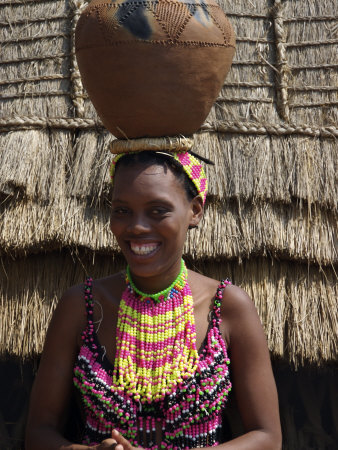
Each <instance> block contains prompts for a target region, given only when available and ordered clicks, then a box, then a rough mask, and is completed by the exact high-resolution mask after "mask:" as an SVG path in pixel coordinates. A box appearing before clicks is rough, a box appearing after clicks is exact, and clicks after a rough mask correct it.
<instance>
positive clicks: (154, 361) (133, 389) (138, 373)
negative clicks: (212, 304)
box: [113, 261, 198, 403]
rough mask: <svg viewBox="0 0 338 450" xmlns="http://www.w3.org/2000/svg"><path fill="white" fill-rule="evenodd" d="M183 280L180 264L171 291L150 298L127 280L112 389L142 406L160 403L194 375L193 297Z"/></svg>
mask: <svg viewBox="0 0 338 450" xmlns="http://www.w3.org/2000/svg"><path fill="white" fill-rule="evenodd" d="M127 273H129V271H127ZM187 277H188V271H187V268H186V266H185V264H184V262H183V261H182V266H181V272H180V274H179V276H178V277H177V279H176V280H175V282H174V283H173V284H172V285H171V286H170V289H169V290H168V289H166V290H165V291H162V292H161V293H160V294H155V295H154V296H151V295H148V294H144V293H142V292H140V291H138V290H137V289H136V288H135V287H134V286H133V284H132V281H131V278H130V275H129V276H128V275H127V288H126V290H125V291H124V292H123V294H122V299H121V302H120V308H119V313H118V322H117V334H116V360H115V370H114V373H113V384H114V385H115V386H118V387H120V389H122V390H123V391H125V392H126V393H128V395H131V396H132V397H133V398H134V399H135V400H137V401H141V403H146V402H147V403H151V402H153V401H159V400H162V399H163V398H164V397H165V396H166V395H168V394H169V393H170V392H172V391H173V390H174V389H175V388H176V386H177V385H178V384H179V383H182V382H183V381H184V380H186V379H188V378H190V377H191V376H192V375H193V374H194V373H195V371H196V368H197V363H198V353H197V349H196V330H195V320H194V313H193V298H192V294H191V290H190V287H189V285H188V283H187ZM153 297H155V298H153Z"/></svg>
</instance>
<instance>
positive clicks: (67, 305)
mask: <svg viewBox="0 0 338 450" xmlns="http://www.w3.org/2000/svg"><path fill="white" fill-rule="evenodd" d="M85 326H86V311H85V306H84V300H83V292H82V288H81V287H75V288H72V289H70V290H69V291H68V292H67V293H66V294H65V295H64V296H63V297H62V298H61V300H60V301H59V303H58V305H57V307H56V310H55V312H54V315H53V318H52V320H51V323H50V325H49V328H48V332H47V336H46V341H45V346H44V351H43V354H42V357H41V362H40V366H39V370H38V373H37V375H36V379H35V382H34V385H33V388H32V393H31V399H30V408H29V416H28V422H27V428H26V442H25V444H26V450H46V449H48V450H61V449H62V450H66V449H67V450H80V449H82V450H83V449H88V448H91V449H92V448H93V447H88V446H86V445H80V444H74V443H71V442H70V441H68V440H67V439H65V438H64V437H63V436H62V433H63V428H64V425H65V420H66V417H67V411H68V407H69V399H70V397H71V390H72V384H73V367H74V363H75V359H76V356H77V353H78V350H79V349H78V342H79V337H80V334H81V331H82V330H83V329H84V328H85ZM114 442H115V441H114V440H112V439H109V440H106V442H104V443H101V445H100V446H97V447H94V448H97V449H99V448H100V449H101V448H113V447H112V444H113V443H114Z"/></svg>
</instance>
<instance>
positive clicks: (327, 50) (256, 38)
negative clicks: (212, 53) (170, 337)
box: [0, 0, 338, 364]
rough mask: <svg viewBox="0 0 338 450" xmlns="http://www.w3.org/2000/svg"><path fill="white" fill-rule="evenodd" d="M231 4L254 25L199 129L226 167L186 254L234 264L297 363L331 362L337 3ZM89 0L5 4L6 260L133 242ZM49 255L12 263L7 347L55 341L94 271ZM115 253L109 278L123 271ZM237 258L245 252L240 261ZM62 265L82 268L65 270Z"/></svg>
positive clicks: (278, 351)
mask: <svg viewBox="0 0 338 450" xmlns="http://www.w3.org/2000/svg"><path fill="white" fill-rule="evenodd" d="M219 1H220V3H221V5H222V6H223V7H224V9H225V11H227V12H228V13H229V17H230V19H231V21H232V23H233V26H234V28H235V31H236V34H237V36H238V41H237V53H236V56H235V61H234V64H233V67H232V70H231V71H230V74H229V76H228V78H227V80H226V82H225V84H224V86H223V89H222V92H221V93H220V95H219V98H218V99H217V101H216V104H215V106H214V108H213V109H212V111H211V113H210V115H209V117H208V118H207V121H206V124H205V125H204V126H203V127H202V129H201V131H200V133H198V134H197V135H196V145H195V150H196V151H197V152H198V153H201V154H202V155H205V156H207V157H209V158H211V159H213V160H215V162H216V166H215V168H213V167H208V168H207V170H208V175H209V180H210V195H209V200H208V208H207V212H206V217H205V219H204V226H203V229H199V230H195V231H193V232H192V233H191V234H190V237H189V239H188V242H187V246H186V253H187V254H188V255H189V257H190V258H191V259H194V260H195V261H197V262H198V264H202V263H201V261H202V260H203V261H204V258H209V260H208V262H205V261H204V262H203V264H204V265H203V268H204V269H205V270H207V271H209V273H210V274H212V275H213V276H215V277H218V276H220V273H219V270H220V269H222V271H223V272H227V271H228V269H229V271H231V270H232V271H233V272H234V273H233V275H234V278H235V280H236V281H237V282H238V283H239V284H243V286H244V287H245V288H246V289H248V291H249V293H250V294H253V296H254V298H255V301H256V303H257V305H258V307H259V310H260V312H261V315H262V319H263V322H264V323H265V326H266V330H267V335H268V338H269V342H270V346H271V348H272V350H273V352H274V354H275V355H280V356H283V357H285V358H286V359H287V360H289V361H293V362H294V363H297V364H298V363H299V362H300V363H303V362H304V361H317V362H318V363H321V362H323V361H329V360H332V359H334V358H335V357H336V347H335V345H336V344H335V343H334V340H333V337H336V336H337V310H336V305H335V296H336V285H335V284H334V279H335V278H334V267H337V223H338V220H337V219H338V217H337V215H338V214H337V213H338V207H337V199H338V183H337V173H338V167H337V166H338V150H337V144H336V141H335V140H334V137H337V136H338V129H337V126H336V123H337V90H338V89H337V86H338V83H337V81H338V80H337V68H338V65H337V64H336V62H335V47H336V43H337V42H336V41H337V25H336V24H337V8H336V2H335V1H334V0H329V1H326V2H317V1H315V0H285V1H280V0H267V1H256V2H251V1H249V2H248V1H246V0H238V1H236V2H230V0H219ZM85 3H86V2H84V1H83V0H75V1H73V0H67V1H66V2H65V1H64V0H41V1H40V0H35V1H31V0H10V1H9V0H3V1H2V2H1V4H0V42H1V54H0V65H1V77H0V96H1V98H0V100H1V110H0V200H1V205H0V254H1V255H3V258H5V259H4V261H5V260H6V258H7V257H8V255H23V254H28V255H30V254H31V253H32V252H40V253H41V254H42V253H43V252H45V251H47V250H49V251H51V250H53V249H54V250H55V249H61V248H65V247H70V248H72V249H73V251H76V250H75V249H76V248H78V247H84V248H86V249H87V251H91V252H93V254H95V252H98V251H99V252H101V253H110V254H111V255H116V254H117V252H118V249H117V247H116V243H115V242H114V241H113V240H112V238H111V235H110V232H109V227H108V221H109V185H108V164H109V158H110V156H109V152H108V151H107V147H108V144H109V141H110V140H111V139H112V138H111V136H109V134H108V133H107V132H105V131H104V130H103V129H102V127H101V126H100V124H99V121H98V118H97V116H96V113H95V111H94V109H93V106H92V104H91V102H90V101H89V99H88V97H87V96H86V93H85V92H84V91H83V88H82V85H81V82H80V80H79V73H78V71H77V65H76V61H75V59H74V53H73V46H72V44H73V31H74V26H75V23H76V20H77V17H78V13H79V11H80V8H81V7H82V6H83V5H84V4H85ZM216 131H217V133H216ZM34 258H35V257H34V256H29V257H28V259H27V261H23V260H22V261H21V262H20V261H19V262H18V261H13V262H12V263H11V264H10V260H6V263H4V264H5V266H6V271H7V272H8V274H9V277H10V279H12V280H15V282H16V283H17V280H20V283H17V288H16V289H17V290H16V291H15V292H16V293H14V291H13V293H12V294H10V293H9V292H10V291H9V290H8V289H10V288H9V287H6V284H1V286H2V287H1V288H0V289H2V294H1V296H2V300H1V301H2V307H1V308H2V316H1V317H2V318H3V324H2V325H1V326H0V330H1V333H2V337H3V339H4V340H1V341H0V342H2V343H3V344H2V345H3V347H2V351H5V350H9V351H10V352H11V353H14V354H21V355H28V354H32V353H35V352H39V351H40V350H41V345H42V341H43V336H44V330H45V327H46V325H47V323H48V320H49V317H50V313H51V309H52V305H53V302H55V300H56V298H57V296H58V295H59V291H58V293H51V291H50V289H51V286H54V285H56V286H60V287H61V286H62V289H65V288H66V286H67V285H68V284H72V283H74V282H76V281H79V280H80V279H82V278H83V272H82V268H81V265H79V267H77V268H76V265H74V264H73V265H72V262H71V260H70V259H69V257H65V256H62V255H61V256H59V257H58V256H57V255H55V253H52V254H51V255H50V256H40V258H41V261H45V262H46V263H47V261H48V266H47V267H48V273H47V272H46V273H45V272H44V271H43V270H45V269H43V270H42V269H41V264H40V263H39V264H40V265H39V264H38V262H34V263H33V262H32V261H33V259H34ZM60 258H61V260H60ZM62 258H65V260H64V261H63V260H62ZM67 258H68V259H67ZM100 258H101V259H100V267H95V270H96V269H98V270H97V272H95V271H94V272H95V273H94V275H96V274H98V275H103V274H105V273H108V272H109V271H111V270H114V269H115V265H114V264H113V265H112V266H111V267H110V265H109V264H108V263H106V262H105V263H103V261H108V260H106V259H105V258H104V257H103V256H101V257H100ZM245 258H250V259H249V261H248V262H246V260H245ZM53 259H54V262H53ZM218 259H221V260H222V261H223V263H222V264H221V265H219V263H218V262H217V261H218ZM226 259H233V260H235V261H237V262H236V263H234V266H233V267H235V269H231V268H230V266H227V265H226V264H227V263H225V262H224V261H225V260H226ZM242 259H244V262H243V264H242V265H238V261H241V260H242ZM34 261H35V260H34ZM62 261H63V262H62ZM305 262H306V264H305ZM58 264H61V266H58ZM63 264H64V265H63ZM105 264H107V265H105ZM108 266H109V270H108ZM323 266H325V270H324V272H320V270H319V267H323ZM29 267H32V270H33V267H35V268H36V270H38V271H40V272H41V270H42V273H44V276H43V277H42V278H41V276H40V278H37V275H34V274H33V273H32V272H30V271H29V270H30V269H29ZM60 267H67V268H68V269H69V271H68V272H69V274H68V273H67V275H65V274H64V273H63V277H62V276H61V274H60ZM199 267H202V266H201V265H199ZM225 269H227V270H225ZM34 270H35V269H34ZM25 273H26V275H23V274H25ZM57 274H59V275H57ZM223 274H224V273H223ZM80 275H81V276H80ZM244 275H245V277H247V278H244ZM29 276H31V277H32V282H29ZM11 277H14V278H11ZM23 277H24V278H23ZM241 277H242V278H243V280H244V281H243V280H242V278H241ZM61 278H62V280H63V281H62V282H59V280H60V279H61ZM38 279H39V280H40V281H39V282H37V280H38ZM54 279H56V280H58V282H57V283H55V282H54ZM34 280H35V281H34ZM46 280H48V283H49V284H47V281H46ZM238 280H239V281H240V282H239V281H238ZM241 280H242V281H243V282H242V281H241ZM245 280H247V281H245ZM4 282H5V279H4ZM6 283H7V281H6ZM8 283H9V285H11V283H12V281H9V282H8ZM27 283H28V284H27ZM32 283H33V284H32ZM34 283H35V284H34ZM41 283H42V285H44V286H46V288H45V291H43V290H41V289H40V288H39V285H40V284H41ZM9 285H8V286H9ZM28 285H29V286H30V287H29V288H28V287H27V286H28ZM11 289H12V288H11ZM267 299H271V300H267ZM25 321H26V322H25ZM330 333H331V339H330ZM318 339H319V344H318V345H317V346H316V343H317V342H318Z"/></svg>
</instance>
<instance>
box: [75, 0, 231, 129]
mask: <svg viewBox="0 0 338 450" xmlns="http://www.w3.org/2000/svg"><path fill="white" fill-rule="evenodd" d="M234 51H235V36H234V32H233V30H232V28H231V25H230V23H229V21H228V19H227V18H226V16H225V15H224V13H223V11H222V9H221V8H220V7H219V6H218V5H217V4H216V3H215V2H214V1H213V0H206V1H205V2H199V1H198V0H197V1H194V0H153V1H151V0H142V1H138V0H124V1H123V0H116V1H114V0H113V1H111V0H93V1H91V2H90V4H89V5H88V7H87V8H86V9H85V10H84V12H83V13H82V15H81V17H80V19H79V21H78V25H77V28H76V56H77V60H78V64H79V68H80V72H81V76H82V80H83V84H84V86H85V88H86V90H87V92H88V94H89V97H90V99H91V101H92V102H93V104H94V106H95V108H96V110H97V113H98V115H99V116H100V118H101V120H102V122H103V124H104V125H105V126H106V128H107V129H108V130H109V131H110V132H111V133H112V134H114V135H115V136H116V137H120V138H137V137H146V136H151V137H155V136H173V135H177V134H184V135H190V134H192V133H194V132H196V131H197V130H198V129H199V128H200V126H201V125H202V123H203V121H204V120H205V118H206V117H207V115H208V113H209V111H210V109H211V107H212V104H213V102H214V101H215V99H216V97H217V95H218V93H219V91H220V89H221V87H222V84H223V82H224V79H225V77H226V74H227V73H228V71H229V68H230V65H231V62H232V58H233V55H234Z"/></svg>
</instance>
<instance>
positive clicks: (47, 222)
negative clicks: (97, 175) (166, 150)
mask: <svg viewBox="0 0 338 450" xmlns="http://www.w3.org/2000/svg"><path fill="white" fill-rule="evenodd" d="M0 219H1V220H0V236H1V238H0V249H1V253H2V254H4V253H13V254H22V253H23V252H25V253H29V252H33V251H34V252H36V251H43V250H44V249H49V250H51V249H56V248H62V247H64V246H81V247H86V248H88V249H91V250H94V251H100V252H104V253H107V252H108V253H115V252H117V251H118V247H117V244H116V242H115V240H114V239H113V236H112V235H111V232H110V226H109V220H110V211H109V207H108V206H107V205H106V206H105V207H104V206H103V205H98V206H96V207H95V206H94V205H92V204H91V203H90V201H87V203H84V202H83V200H82V199H80V200H77V199H68V200H67V201H63V200H62V199H60V200H59V202H54V203H49V204H46V205H40V204H36V203H34V202H32V201H29V202H27V201H20V202H16V204H15V205H13V204H11V203H10V204H9V205H7V204H6V203H4V204H3V205H1V206H0ZM337 223H338V221H337V215H336V214H334V213H333V212H332V211H330V210H320V209H319V210H317V209H316V208H315V207H313V208H308V207H307V206H306V205H303V207H295V206H293V205H291V206H290V205H280V204H264V203H259V202H258V203H256V204H251V203H244V202H243V203H240V204H238V203H237V202H235V201H229V202H228V203H226V204H214V203H211V204H209V206H208V207H207V210H206V213H205V217H204V219H203V223H202V225H201V226H200V227H199V228H198V229H196V230H192V231H191V232H190V233H189V235H188V240H187V244H186V247H185V252H186V253H187V254H188V255H190V256H191V257H193V258H203V257H212V258H220V257H225V258H230V259H233V258H237V259H239V260H240V259H242V258H247V257H249V256H252V255H268V254H270V255H274V256H276V257H278V258H282V259H292V260H298V261H309V262H314V263H318V264H322V265H329V264H337V262H338V254H337V253H338V252H337V228H338V227H337ZM196 242H198V245H196Z"/></svg>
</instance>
